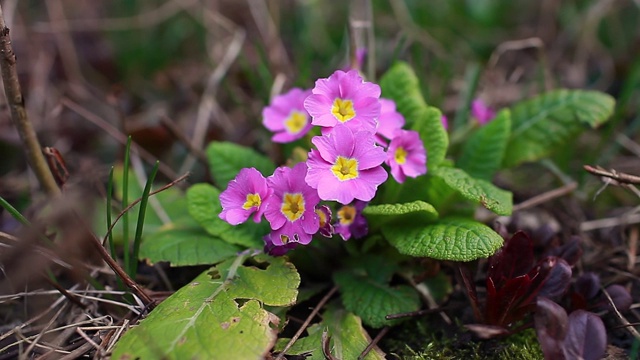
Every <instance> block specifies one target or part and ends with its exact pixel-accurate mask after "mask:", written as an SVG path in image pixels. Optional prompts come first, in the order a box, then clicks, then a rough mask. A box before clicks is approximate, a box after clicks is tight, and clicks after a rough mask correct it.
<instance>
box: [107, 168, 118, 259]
mask: <svg viewBox="0 0 640 360" xmlns="http://www.w3.org/2000/svg"><path fill="white" fill-rule="evenodd" d="M112 197H113V166H112V167H111V170H109V182H108V183H107V229H108V228H109V227H110V226H111V220H112V219H111V217H112V215H111V198H112ZM108 239H109V251H110V252H111V257H112V258H114V259H115V258H116V244H114V243H113V233H112V232H111V231H109V234H108Z"/></svg>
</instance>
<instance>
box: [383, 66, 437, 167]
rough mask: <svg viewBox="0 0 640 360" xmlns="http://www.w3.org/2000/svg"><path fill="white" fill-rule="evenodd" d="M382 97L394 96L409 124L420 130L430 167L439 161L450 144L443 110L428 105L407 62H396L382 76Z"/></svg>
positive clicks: (397, 105) (413, 128)
mask: <svg viewBox="0 0 640 360" xmlns="http://www.w3.org/2000/svg"><path fill="white" fill-rule="evenodd" d="M380 87H381V88H382V97H384V98H388V99H391V100H393V101H394V102H395V103H396V109H397V110H398V112H400V113H401V114H402V115H403V116H404V118H405V120H406V128H407V129H411V130H415V131H417V132H419V133H420V138H421V139H422V142H423V143H424V147H425V149H427V157H428V164H429V167H431V166H436V165H438V164H440V163H441V162H442V161H443V160H444V157H445V155H446V152H447V147H448V146H449V137H448V135H447V131H446V130H445V129H444V127H443V126H442V120H441V117H442V114H441V113H440V110H438V109H436V108H434V107H429V106H428V105H427V103H426V102H425V101H424V98H423V97H422V93H421V92H420V83H419V81H418V77H417V76H416V74H415V72H414V71H413V69H412V68H411V66H409V65H408V64H407V63H404V62H397V63H395V64H394V65H393V66H392V67H391V69H389V71H387V72H386V73H385V74H384V75H383V76H382V79H380Z"/></svg>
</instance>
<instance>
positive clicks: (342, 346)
mask: <svg viewBox="0 0 640 360" xmlns="http://www.w3.org/2000/svg"><path fill="white" fill-rule="evenodd" d="M325 331H326V336H327V338H328V339H329V346H328V348H329V350H330V351H331V355H332V356H333V357H334V358H335V359H345V360H346V359H358V356H360V354H361V353H362V351H364V349H366V347H367V345H369V343H370V342H371V337H369V334H367V331H366V330H365V329H364V328H363V327H362V323H361V321H360V318H358V317H357V316H356V315H354V314H351V313H349V312H347V311H345V310H344V309H339V308H337V307H336V306H328V309H327V310H326V311H325V312H324V314H323V315H322V322H321V323H319V324H314V325H311V326H309V328H308V329H307V333H308V334H309V335H308V336H306V337H303V338H301V339H298V341H296V342H295V343H294V344H293V346H292V347H291V348H290V349H289V350H288V351H287V355H305V356H308V357H306V358H305V359H307V360H325V359H326V357H325V356H324V354H323V352H322V334H323V332H325ZM288 341H289V339H279V340H278V343H277V344H276V347H275V350H276V351H281V350H282V349H284V347H285V345H286V344H287V342H288ZM363 359H365V360H383V359H385V354H384V352H382V350H380V348H378V347H377V346H376V347H374V348H373V349H372V350H371V351H370V352H369V353H368V354H367V356H366V357H364V358H363Z"/></svg>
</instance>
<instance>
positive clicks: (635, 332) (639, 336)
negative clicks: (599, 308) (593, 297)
mask: <svg viewBox="0 0 640 360" xmlns="http://www.w3.org/2000/svg"><path fill="white" fill-rule="evenodd" d="M602 293H603V294H604V296H606V298H607V301H609V304H610V305H611V308H612V309H613V312H614V313H615V314H616V316H617V317H618V319H619V320H620V322H621V323H622V324H623V325H625V326H627V330H629V332H630V333H631V335H633V336H634V337H635V338H636V339H638V340H640V333H638V330H636V329H635V328H634V327H633V326H628V325H630V323H629V321H628V320H627V319H626V318H625V317H624V316H622V314H620V311H618V308H617V307H616V304H615V303H614V302H613V299H611V295H609V293H608V292H607V290H606V289H605V288H604V287H603V288H602Z"/></svg>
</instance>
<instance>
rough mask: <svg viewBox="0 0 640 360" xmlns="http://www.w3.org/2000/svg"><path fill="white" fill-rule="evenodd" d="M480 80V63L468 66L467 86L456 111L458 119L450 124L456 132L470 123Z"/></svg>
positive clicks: (466, 73)
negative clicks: (471, 109)
mask: <svg viewBox="0 0 640 360" xmlns="http://www.w3.org/2000/svg"><path fill="white" fill-rule="evenodd" d="M479 79H480V65H478V63H471V64H469V65H468V66H467V71H466V72H465V74H464V83H465V84H467V86H466V87H465V88H464V90H463V92H462V94H461V99H460V103H459V104H458V109H456V117H455V119H454V120H453V124H449V126H450V127H452V128H453V129H454V130H456V129H462V128H463V127H464V125H465V124H466V123H468V122H469V109H470V106H471V102H472V101H473V95H474V94H475V93H476V88H477V87H478V80H479ZM452 125H453V126H452Z"/></svg>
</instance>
